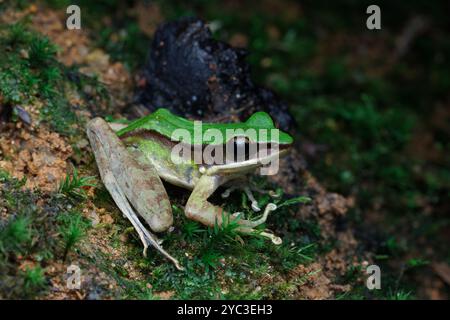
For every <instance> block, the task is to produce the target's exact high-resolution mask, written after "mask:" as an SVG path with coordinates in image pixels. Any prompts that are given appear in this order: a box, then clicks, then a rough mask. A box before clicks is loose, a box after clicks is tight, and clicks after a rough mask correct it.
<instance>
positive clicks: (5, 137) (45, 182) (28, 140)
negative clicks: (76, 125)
mask: <svg viewBox="0 0 450 320" xmlns="http://www.w3.org/2000/svg"><path fill="white" fill-rule="evenodd" d="M6 127H7V128H6V130H3V131H2V136H1V137H0V168H2V169H4V170H6V171H7V172H9V173H10V174H12V176H14V177H16V178H18V179H23V178H26V179H27V181H26V183H25V188H28V189H34V188H39V189H41V190H43V191H54V190H55V189H56V188H57V187H58V184H59V182H60V181H61V180H62V179H64V177H65V176H66V172H67V162H66V161H67V159H68V158H69V157H70V155H71V154H72V148H71V146H70V145H68V144H67V142H66V140H65V139H63V138H62V137H61V136H60V135H59V134H57V133H55V132H50V131H48V130H47V129H46V128H44V127H41V128H40V129H39V130H33V129H28V128H24V127H23V126H22V124H21V123H17V124H15V125H14V124H8V125H7V126H6Z"/></svg>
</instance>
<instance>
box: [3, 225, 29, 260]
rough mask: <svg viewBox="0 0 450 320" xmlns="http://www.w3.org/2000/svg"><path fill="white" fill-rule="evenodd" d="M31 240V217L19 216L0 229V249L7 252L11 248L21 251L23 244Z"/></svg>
mask: <svg viewBox="0 0 450 320" xmlns="http://www.w3.org/2000/svg"><path fill="white" fill-rule="evenodd" d="M30 240H31V227H30V219H29V218H28V217H23V216H19V217H17V218H16V219H14V220H12V221H10V222H9V223H8V224H7V225H6V227H5V228H4V229H0V251H1V252H3V253H4V254H6V251H9V250H18V251H21V249H22V245H23V244H26V243H28V242H29V241H30Z"/></svg>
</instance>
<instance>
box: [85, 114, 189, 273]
mask: <svg viewBox="0 0 450 320" xmlns="http://www.w3.org/2000/svg"><path fill="white" fill-rule="evenodd" d="M111 132H112V130H111V129H110V127H109V126H108V124H107V123H106V122H105V121H104V120H103V119H100V118H96V119H93V120H91V121H90V122H89V123H88V125H87V135H88V138H89V141H90V142H91V145H92V150H93V152H94V155H95V159H96V161H97V164H98V169H99V172H100V176H101V178H102V181H103V183H104V184H105V187H106V189H107V190H108V191H109V193H110V194H111V196H112V198H113V199H114V202H115V203H116V204H117V206H118V207H119V209H120V211H121V212H122V213H123V214H124V215H125V217H127V219H128V220H129V221H130V222H131V224H132V225H133V227H134V228H135V230H136V232H137V233H138V235H139V238H140V239H141V241H142V243H143V245H144V255H146V251H147V248H148V247H149V246H153V247H155V248H156V249H157V250H158V251H159V252H161V253H162V254H163V255H164V256H165V257H166V258H167V259H169V260H170V261H172V262H173V263H174V264H175V266H176V268H177V269H179V270H183V267H182V266H181V265H180V263H179V262H178V260H177V259H175V258H174V257H172V256H171V255H170V254H169V253H167V252H166V251H165V250H164V249H163V248H162V247H161V245H160V242H159V240H158V239H157V238H156V236H154V235H153V234H152V233H150V232H149V231H148V230H147V229H146V228H145V227H144V226H143V225H142V223H141V221H140V220H139V217H138V216H137V214H136V213H135V211H134V209H133V208H132V207H131V205H130V203H129V200H128V198H127V196H126V194H125V192H124V191H123V186H121V183H120V182H119V181H118V178H117V177H116V175H115V173H116V174H117V171H119V170H118V169H117V168H114V166H113V165H112V160H111V159H114V154H113V153H112V152H113V150H116V151H117V152H118V153H119V154H126V153H125V151H124V150H122V149H123V146H122V145H121V142H120V140H119V139H118V138H117V137H116V136H115V135H114V134H111ZM116 160H117V159H116ZM115 162H116V163H117V161H115Z"/></svg>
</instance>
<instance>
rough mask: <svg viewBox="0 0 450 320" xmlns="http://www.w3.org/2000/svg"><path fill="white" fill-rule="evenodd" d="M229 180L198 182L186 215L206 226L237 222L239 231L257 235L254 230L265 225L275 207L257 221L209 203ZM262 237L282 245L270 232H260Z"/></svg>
mask: <svg viewBox="0 0 450 320" xmlns="http://www.w3.org/2000/svg"><path fill="white" fill-rule="evenodd" d="M227 180H228V179H227V178H225V177H223V176H220V175H212V176H209V175H203V176H202V177H201V178H200V180H199V181H198V182H197V184H196V186H195V188H194V190H193V191H192V194H191V196H190V197H189V199H188V202H187V203H186V207H185V214H186V216H187V217H188V218H189V219H192V220H195V221H198V222H201V223H202V224H204V225H207V226H210V227H213V226H214V225H215V224H216V223H217V224H218V225H222V223H223V220H224V219H225V220H227V221H232V220H236V221H237V223H238V224H239V225H240V227H239V228H238V229H237V231H238V232H241V233H248V234H250V233H257V231H256V230H255V229H254V228H255V227H256V226H258V225H260V224H262V223H264V222H265V221H266V219H267V216H268V214H269V212H270V211H273V210H274V209H275V208H276V207H275V208H274V207H273V206H268V207H266V209H265V211H264V214H263V216H262V217H261V218H260V219H258V220H256V221H251V220H245V219H240V218H239V215H240V214H241V213H239V212H237V213H234V214H230V213H228V212H225V211H224V210H223V208H221V207H219V206H215V205H213V204H212V203H210V202H209V201H208V198H209V197H210V196H211V195H212V194H213V193H214V191H216V189H217V188H218V187H219V186H220V185H222V184H223V183H225V182H227ZM259 234H260V235H262V236H264V237H266V238H269V239H270V240H272V242H273V243H275V244H280V243H281V239H280V238H279V237H277V236H275V235H273V234H271V233H268V232H260V233H259Z"/></svg>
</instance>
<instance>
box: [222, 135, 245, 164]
mask: <svg viewBox="0 0 450 320" xmlns="http://www.w3.org/2000/svg"><path fill="white" fill-rule="evenodd" d="M226 152H227V157H228V159H234V161H236V162H240V161H245V160H247V159H248V155H249V140H248V138H247V137H244V136H242V137H234V138H233V139H231V140H230V141H228V143H227V151H226Z"/></svg>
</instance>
